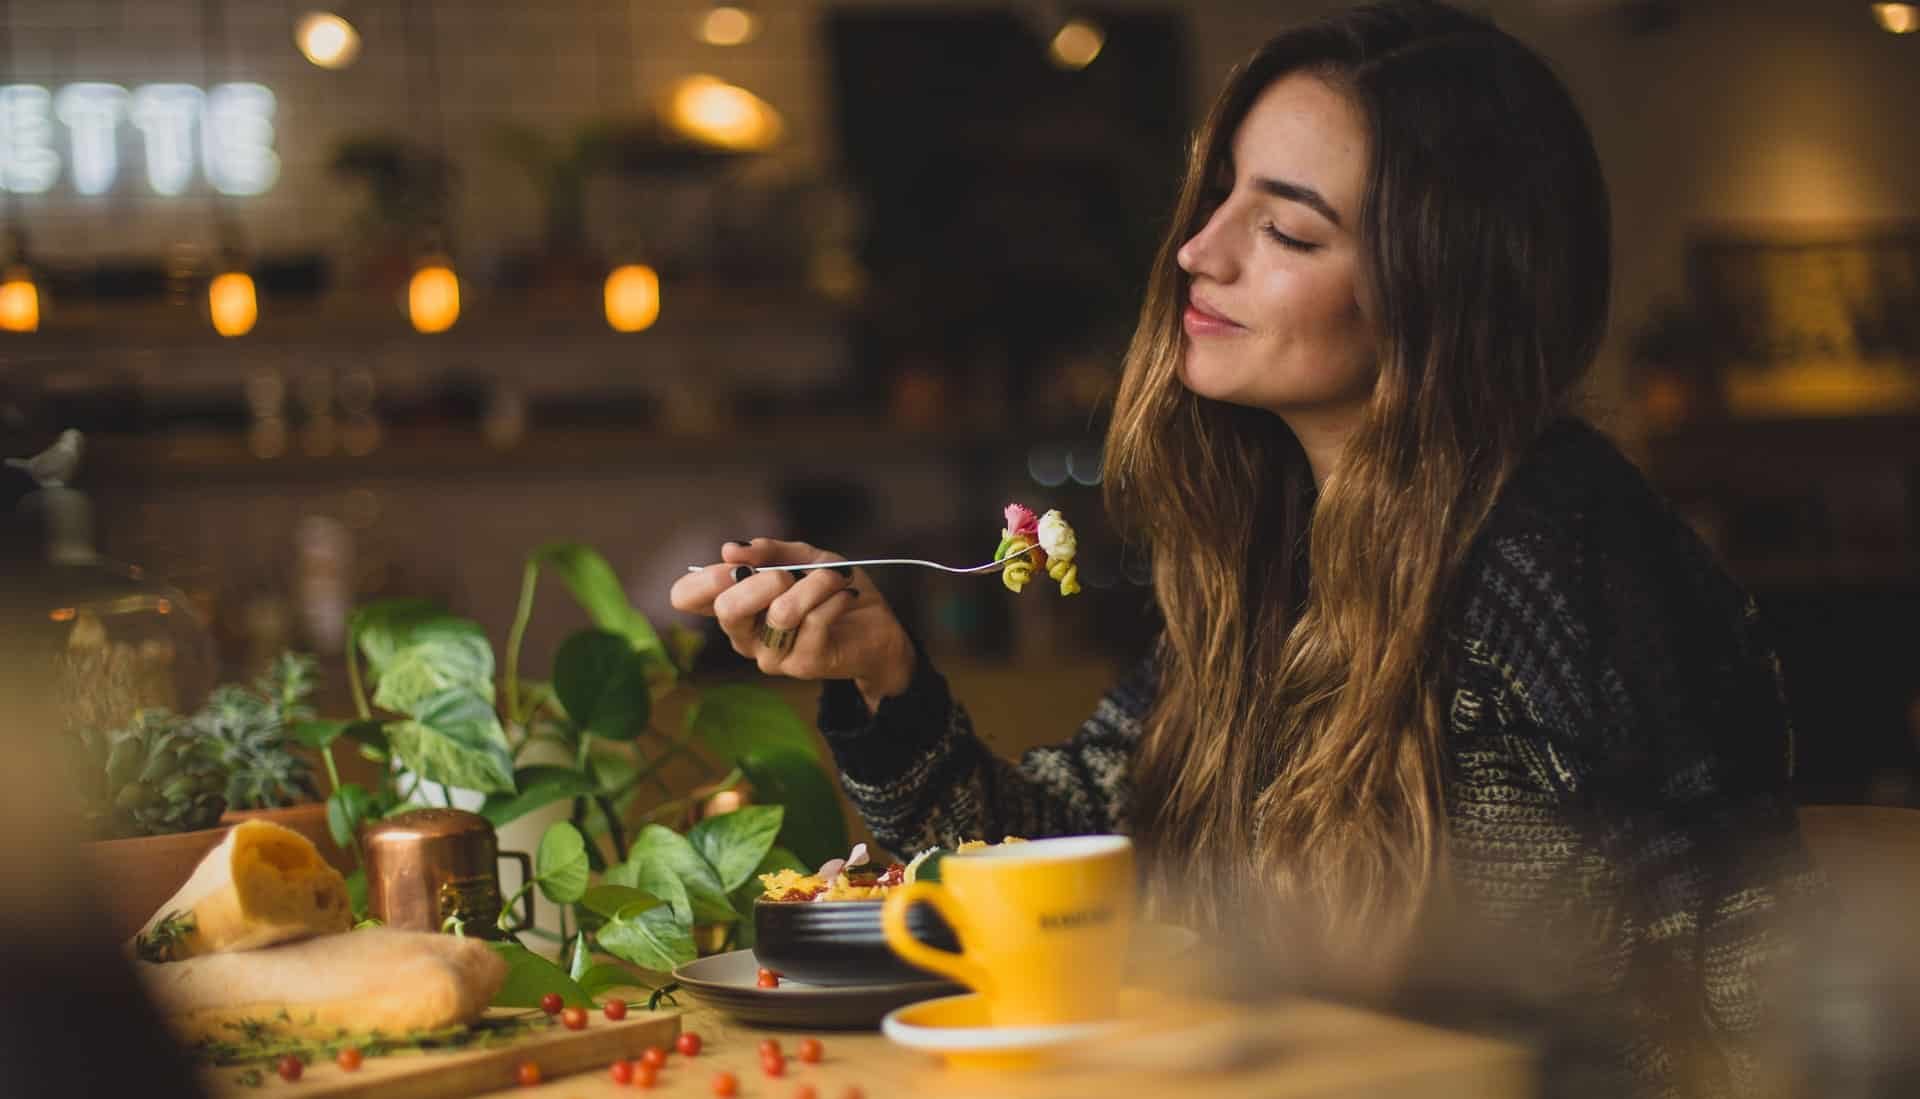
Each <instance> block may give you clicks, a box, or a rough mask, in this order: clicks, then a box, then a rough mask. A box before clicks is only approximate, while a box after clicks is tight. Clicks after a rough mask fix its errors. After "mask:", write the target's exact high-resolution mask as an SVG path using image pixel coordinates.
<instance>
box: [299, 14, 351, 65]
mask: <svg viewBox="0 0 1920 1099" xmlns="http://www.w3.org/2000/svg"><path fill="white" fill-rule="evenodd" d="M293 42H294V45H296V46H299V47H300V53H301V55H302V56H304V57H305V58H306V59H307V60H308V61H311V62H313V63H314V64H316V65H318V66H320V67H321V68H323V69H344V68H346V67H347V66H348V65H351V64H353V59H354V58H356V57H358V56H360V32H359V31H357V30H354V29H353V24H352V23H349V22H347V21H346V20H345V19H344V18H342V17H340V16H338V15H335V14H334V13H333V12H330V11H310V12H308V13H307V14H305V15H303V16H301V17H300V21H299V22H297V23H295V24H294V25H293Z"/></svg>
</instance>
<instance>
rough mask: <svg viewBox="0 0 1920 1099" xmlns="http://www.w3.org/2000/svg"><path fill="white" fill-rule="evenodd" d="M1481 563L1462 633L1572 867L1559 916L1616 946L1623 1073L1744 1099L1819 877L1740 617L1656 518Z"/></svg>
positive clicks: (1718, 583) (1764, 650) (1724, 581)
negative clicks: (1496, 689)
mask: <svg viewBox="0 0 1920 1099" xmlns="http://www.w3.org/2000/svg"><path fill="white" fill-rule="evenodd" d="M1488 549H1489V551H1490V552H1489V559H1490V561H1491V564H1490V566H1489V567H1488V569H1487V570H1486V574H1485V575H1484V576H1483V577H1482V580H1483V581H1484V583H1482V584H1481V585H1479V586H1478V588H1477V590H1475V592H1474V593H1473V600H1472V602H1473V606H1472V608H1471V609H1470V610H1469V612H1468V622H1467V626H1468V630H1469V632H1470V634H1472V635H1474V636H1475V638H1476V644H1477V645H1479V646H1481V647H1482V651H1483V652H1484V653H1485V654H1486V655H1487V657H1488V658H1489V660H1488V662H1489V663H1490V664H1491V666H1492V667H1494V668H1496V669H1497V671H1498V675H1499V677H1500V678H1501V679H1502V680H1504V688H1505V693H1506V695H1507V702H1506V705H1507V706H1508V707H1510V708H1511V710H1512V711H1513V718H1514V720H1513V722H1512V724H1511V725H1510V726H1509V732H1510V733H1512V734H1514V739H1515V740H1516V741H1521V742H1524V743H1525V744H1527V745H1530V747H1527V748H1525V749H1523V750H1524V751H1526V752H1529V753H1532V752H1537V753H1538V755H1537V757H1536V758H1538V759H1540V760H1541V761H1542V762H1543V763H1544V766H1542V767H1540V768H1539V769H1538V771H1537V773H1538V774H1539V776H1540V780H1541V783H1542V785H1543V787H1544V789H1545V792H1546V793H1547V794H1548V796H1549V800H1550V803H1552V804H1555V805H1557V806H1558V809H1557V810H1556V813H1555V815H1556V816H1558V817H1559V819H1560V820H1561V821H1562V822H1564V823H1565V824H1566V825H1567V826H1568V831H1569V834H1570V835H1572V836H1577V837H1579V839H1577V840H1576V843H1577V844H1578V846H1579V847H1580V848H1581V849H1583V852H1584V853H1583V854H1581V855H1578V856H1576V860H1577V861H1582V862H1584V863H1585V865H1586V866H1587V867H1588V869H1589V870H1590V871H1592V872H1591V873H1589V874H1586V875H1584V876H1583V877H1580V878H1578V879H1569V880H1568V884H1572V882H1573V881H1574V880H1578V881H1579V882H1580V885H1579V886H1578V888H1577V889H1576V890H1575V891H1576V892H1578V893H1582V894H1583V895H1578V896H1575V897H1572V898H1567V897H1562V898H1559V901H1561V902H1566V901H1569V900H1571V901H1572V902H1573V903H1575V904H1579V905H1582V906H1584V911H1585V912H1586V913H1587V914H1588V915H1589V916H1590V917H1591V918H1592V919H1594V920H1596V921H1597V922H1596V923H1592V924H1589V926H1592V927H1596V928H1598V927H1601V926H1607V925H1611V927H1612V935H1611V936H1607V937H1608V938H1610V939H1611V940H1612V943H1613V946H1614V947H1615V948H1617V949H1618V951H1619V953H1616V954H1615V956H1614V957H1613V958H1612V959H1609V960H1608V961H1607V962H1602V963H1598V964H1597V965H1596V967H1595V968H1596V969H1598V970H1602V971H1608V970H1610V971H1612V975H1611V980H1613V981H1614V982H1616V983H1615V988H1614V991H1616V992H1618V993H1620V994H1621V995H1622V1000H1623V1009H1624V1011H1625V1013H1626V1014H1625V1017H1626V1018H1628V1019H1630V1020H1632V1022H1631V1023H1630V1024H1629V1025H1630V1026H1631V1027H1632V1028H1635V1029H1637V1030H1638V1031H1639V1033H1638V1034H1636V1035H1633V1036H1630V1037H1629V1038H1628V1042H1629V1045H1630V1046H1631V1047H1633V1050H1634V1051H1633V1052H1630V1053H1629V1058H1630V1059H1631V1060H1638V1061H1640V1062H1641V1063H1640V1064H1638V1065H1637V1066H1636V1070H1637V1071H1639V1072H1641V1073H1643V1074H1645V1073H1652V1074H1653V1075H1658V1076H1663V1077H1667V1078H1669V1079H1672V1078H1674V1077H1678V1078H1679V1079H1682V1080H1685V1081H1689V1083H1688V1085H1687V1087H1686V1090H1685V1093H1686V1094H1698V1095H1722V1094H1729V1095H1746V1094H1751V1093H1752V1092H1753V1089H1754V1088H1756V1087H1758V1086H1759V1084H1758V1080H1757V1075H1758V1072H1759V1069H1758V1067H1757V1065H1758V1060H1759V1052H1760V1051H1759V1050H1757V1049H1756V1048H1755V1045H1756V1039H1757V1038H1758V1036H1759V1035H1760V1034H1761V1033H1762V1030H1763V1024H1764V1022H1765V1016H1766V1014H1767V1010H1768V1008H1769V1006H1770V996H1769V988H1770V981H1771V979H1772V978H1773V977H1774V976H1775V975H1777V974H1778V973H1779V972H1780V970H1781V968H1782V967H1783V966H1784V964H1785V963H1787V962H1788V961H1789V960H1790V959H1789V955H1790V952H1791V948H1792V936H1791V934H1790V933H1789V930H1788V929H1789V928H1791V927H1792V926H1793V921H1792V920H1791V919H1789V918H1788V917H1789V916H1790V915H1791V913H1790V909H1791V908H1792V907H1793V906H1794V905H1795V904H1797V903H1798V902H1800V901H1801V900H1802V899H1803V898H1805V897H1806V896H1807V895H1808V894H1810V893H1811V892H1812V891H1813V890H1814V889H1815V888H1816V886H1817V880H1818V879H1817V878H1816V877H1815V875H1814V872H1813V870H1812V868H1811V865H1810V862H1809V859H1808V857H1807V855H1806V852H1805V849H1804V847H1803V845H1802V843H1801V840H1800V835H1799V830H1798V824H1797V820H1796V816H1795V812H1794V808H1793V801H1792V797H1791V792H1790V787H1789V780H1790V777H1791V768H1792V729H1791V725H1790V722H1789V719H1788V716H1787V708H1786V705H1785V700H1784V696H1783V693H1782V690H1781V683H1780V677H1779V671H1778V666H1777V663H1776V661H1775V659H1774V656H1773V653H1772V651H1771V648H1770V647H1769V645H1768V644H1767V642H1766V640H1765V637H1764V635H1763V633H1762V631H1761V628H1760V623H1759V620H1758V615H1757V612H1756V610H1755V608H1754V605H1753V603H1752V601H1751V600H1750V599H1749V598H1748V597H1747V596H1746V595H1745V594H1744V593H1743V592H1741V591H1740V590H1739V589H1738V587H1737V586H1736V585H1735V584H1734V583H1733V582H1732V581H1731V580H1730V579H1729V578H1728V577H1726V575H1725V574H1724V573H1723V572H1722V571H1721V570H1720V569H1719V567H1718V565H1717V564H1716V563H1715V562H1714V561H1713V559H1712V556H1711V554H1710V553H1709V551H1707V550H1706V548H1705V547H1704V546H1701V545H1699V544H1698V542H1697V540H1695V539H1694V538H1693V536H1692V534H1691V532H1690V531H1688V530H1686V529H1685V528H1684V525H1683V524H1681V523H1680V522H1679V521H1678V520H1677V519H1675V518H1673V517H1671V516H1670V515H1665V514H1660V513H1658V512H1653V511H1641V510H1639V509H1632V510H1629V511H1627V512H1626V513H1623V514H1609V515H1584V516H1580V517H1578V518H1577V520H1576V521H1575V522H1572V523H1568V524H1566V525H1563V526H1561V527H1559V528H1558V529H1557V530H1552V531H1548V530H1546V529H1545V528H1544V527H1542V528H1539V529H1538V530H1537V531H1536V532H1535V533H1533V534H1532V535H1524V534H1523V535H1520V536H1516V537H1510V538H1505V539H1501V540H1497V541H1495V542H1493V543H1492V544H1491V545H1490V546H1489V547H1488ZM1656 1062H1659V1063H1662V1066H1661V1067H1660V1068H1658V1069H1657V1070H1655V1068H1654V1063H1656Z"/></svg>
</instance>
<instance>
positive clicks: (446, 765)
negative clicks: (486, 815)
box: [386, 687, 513, 794]
mask: <svg viewBox="0 0 1920 1099" xmlns="http://www.w3.org/2000/svg"><path fill="white" fill-rule="evenodd" d="M386 729H387V739H388V740H389V741H390V742H391V743H392V745H393V751H394V754H395V755H397V756H399V757H400V759H401V762H403V763H405V764H406V766H407V769H408V770H410V771H413V772H414V773H415V774H417V775H419V776H420V777H421V778H423V779H425V780H427V781H428V782H438V783H442V784H445V785H447V786H460V787H464V788H466V789H468V790H478V791H480V792H481V793H487V794H490V793H494V792H496V791H497V792H502V793H512V792H513V755H512V753H511V751H510V750H509V749H508V747H507V734H506V731H505V730H503V729H501V728H500V716H499V715H498V714H496V713H494V712H493V705H492V704H491V703H489V702H488V701H487V700H486V699H485V698H482V697H481V696H479V695H477V694H475V693H473V692H472V691H470V690H467V689H465V688H461V687H453V688H449V689H447V690H444V691H441V692H440V693H439V694H437V695H434V696H432V697H430V698H426V699H422V700H421V701H420V703H419V705H418V706H417V707H416V708H415V710H414V715H413V720H411V721H395V722H389V723H388V724H387V727H386Z"/></svg>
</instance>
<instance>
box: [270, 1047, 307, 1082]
mask: <svg viewBox="0 0 1920 1099" xmlns="http://www.w3.org/2000/svg"><path fill="white" fill-rule="evenodd" d="M306 1067H307V1066H305V1065H303V1064H301V1063H300V1058H298V1057H295V1056H294V1055H293V1054H291V1053H289V1054H287V1055H286V1056H285V1057H282V1058H280V1063H279V1064H277V1065H275V1066H274V1071H276V1072H278V1073H279V1074H280V1079H282V1080H285V1081H286V1082H287V1083H289V1084H291V1083H293V1082H294V1081H295V1080H298V1079H300V1073H301V1072H302V1071H304V1070H305V1069H306Z"/></svg>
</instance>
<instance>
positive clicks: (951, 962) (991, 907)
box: [880, 836, 1134, 1026]
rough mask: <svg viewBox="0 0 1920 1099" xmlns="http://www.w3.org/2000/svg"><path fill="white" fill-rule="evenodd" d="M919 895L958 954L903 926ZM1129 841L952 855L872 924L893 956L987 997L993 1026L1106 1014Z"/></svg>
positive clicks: (1128, 890)
mask: <svg viewBox="0 0 1920 1099" xmlns="http://www.w3.org/2000/svg"><path fill="white" fill-rule="evenodd" d="M920 902H925V903H927V904H930V905H932V906H933V907H934V909H935V910H936V911H938V912H939V913H940V916H941V918H942V919H944V920H946V921H947V924H948V926H950V927H952V928H953V932H954V935H955V936H956V937H957V938H958V939H959V940H960V951H959V953H957V954H956V953H954V952H952V951H948V950H940V949H937V948H935V947H931V946H928V945H927V944H925V943H923V942H921V941H920V940H918V939H916V938H914V937H913V934H912V933H911V932H910V931H908V930H907V909H908V908H909V907H911V906H912V905H914V904H916V903H920ZM1133 904H1134V879H1133V843H1132V841H1130V840H1128V839H1127V837H1125V836H1068V837H1064V838H1061V839H1046V840H1034V841H1032V842H1029V843H1010V844H1005V845H1003V846H999V847H989V848H985V849H982V850H978V851H970V852H968V853H966V854H963V855H950V856H948V857H947V858H946V859H944V860H942V861H941V863H940V881H939V882H938V883H935V882H924V881H916V882H910V883H908V884H906V885H903V886H900V887H899V888H897V889H894V890H892V891H890V892H889V894H888V896H887V901H886V904H885V906H884V907H882V908H881V910H880V926H881V929H882V930H883V931H884V932H885V933H886V936H887V945H888V946H891V947H892V948H893V951H894V953H896V954H898V955H900V956H901V957H902V958H905V959H906V960H907V961H909V962H912V963H913V964H914V965H917V966H919V967H921V968H922V969H927V970H931V971H932V972H935V973H939V974H943V975H945V976H948V977H952V978H953V979H954V980H956V981H959V982H960V983H962V984H964V985H968V986H970V987H972V988H973V989H974V991H976V992H978V993H980V995H981V996H982V997H984V998H985V999H986V1001H987V1005H988V1011H989V1015H990V1017H991V1018H992V1019H993V1024H994V1025H995V1026H1041V1025H1049V1024H1057V1023H1079V1022H1089V1021H1093V1020H1098V1019H1108V1018H1112V1017H1113V1016H1114V1015H1115V1014H1117V1013H1118V1010H1119V998H1120V982H1121V978H1122V977H1123V976H1124V973H1123V972H1122V971H1123V969H1124V966H1125V961H1126V957H1127V939H1128V937H1129V935H1130V934H1131V933H1132V930H1133Z"/></svg>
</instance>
